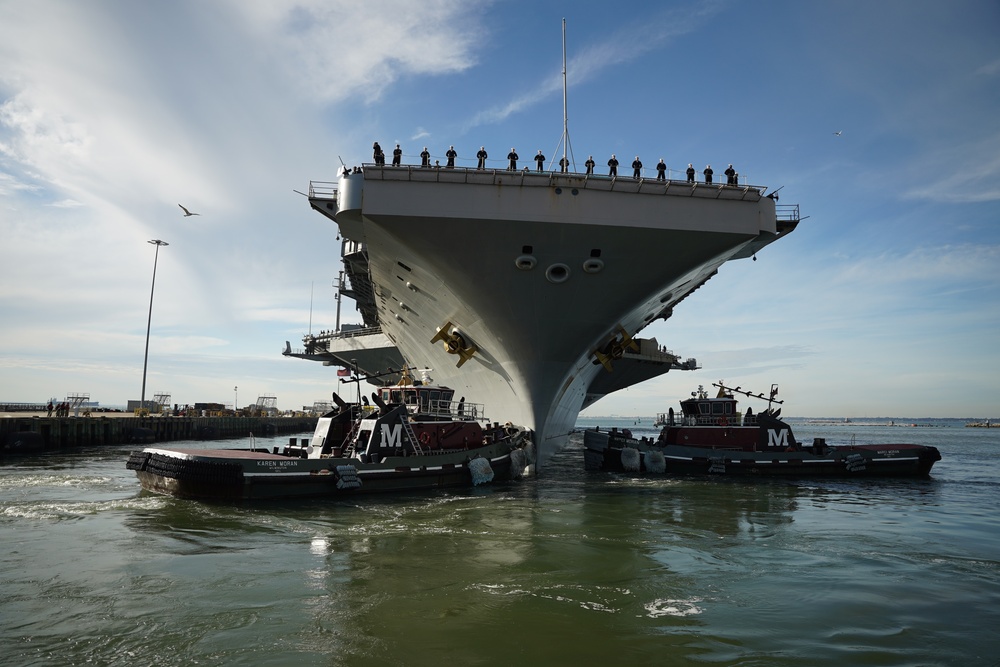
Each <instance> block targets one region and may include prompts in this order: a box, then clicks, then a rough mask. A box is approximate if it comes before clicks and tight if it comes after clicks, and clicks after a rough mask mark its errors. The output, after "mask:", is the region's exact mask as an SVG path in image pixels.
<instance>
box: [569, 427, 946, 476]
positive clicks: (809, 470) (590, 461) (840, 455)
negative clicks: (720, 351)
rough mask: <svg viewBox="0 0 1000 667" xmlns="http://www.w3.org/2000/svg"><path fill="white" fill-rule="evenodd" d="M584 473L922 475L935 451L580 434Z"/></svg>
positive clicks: (919, 447)
mask: <svg viewBox="0 0 1000 667" xmlns="http://www.w3.org/2000/svg"><path fill="white" fill-rule="evenodd" d="M584 441H585V447H586V450H585V457H586V458H585V464H586V467H587V469H588V470H608V471H616V472H631V473H640V474H679V475H731V476H732V475H736V476H741V475H742V476H752V477H928V476H929V475H930V472H931V468H932V467H933V465H934V463H936V462H937V461H940V460H941V454H940V452H939V451H938V449H937V448H936V447H926V446H922V445H908V444H893V445H855V446H844V447H826V448H825V449H823V450H819V451H813V450H812V449H811V448H803V449H797V450H794V451H790V452H746V451H732V450H726V449H721V448H720V449H712V448H706V447H697V446H694V447H685V446H682V445H666V446H659V445H657V444H656V443H655V442H650V441H642V440H636V439H634V438H628V437H625V436H624V435H623V434H621V433H614V432H610V433H609V432H595V431H587V432H586V433H585V434H584Z"/></svg>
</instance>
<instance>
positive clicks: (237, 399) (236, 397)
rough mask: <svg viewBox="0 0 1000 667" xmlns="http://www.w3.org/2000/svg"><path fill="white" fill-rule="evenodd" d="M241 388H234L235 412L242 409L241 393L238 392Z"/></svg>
mask: <svg viewBox="0 0 1000 667" xmlns="http://www.w3.org/2000/svg"><path fill="white" fill-rule="evenodd" d="M238 389H239V386H235V387H233V412H236V411H237V410H239V409H240V392H239V391H237V390H238Z"/></svg>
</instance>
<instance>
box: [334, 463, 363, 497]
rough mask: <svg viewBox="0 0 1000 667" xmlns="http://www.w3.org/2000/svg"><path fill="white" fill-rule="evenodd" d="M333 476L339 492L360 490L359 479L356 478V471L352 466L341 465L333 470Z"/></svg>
mask: <svg viewBox="0 0 1000 667" xmlns="http://www.w3.org/2000/svg"><path fill="white" fill-rule="evenodd" d="M333 476H334V477H335V478H336V479H337V488H338V489H340V490H341V491H351V490H354V489H360V488H361V479H360V478H359V477H358V469H357V468H355V467H354V466H352V465H341V466H337V467H335V468H334V469H333Z"/></svg>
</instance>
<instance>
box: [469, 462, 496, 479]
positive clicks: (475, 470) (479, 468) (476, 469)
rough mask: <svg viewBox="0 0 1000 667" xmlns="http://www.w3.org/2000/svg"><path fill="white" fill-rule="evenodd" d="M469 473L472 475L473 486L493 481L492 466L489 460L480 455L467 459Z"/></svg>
mask: <svg viewBox="0 0 1000 667" xmlns="http://www.w3.org/2000/svg"><path fill="white" fill-rule="evenodd" d="M469 473H470V474H471V475H472V485H473V486H479V485H480V484H486V483H487V482H492V481H493V468H492V466H490V462H489V461H487V460H486V459H484V458H483V457H481V456H478V457H476V458H474V459H472V460H471V461H469Z"/></svg>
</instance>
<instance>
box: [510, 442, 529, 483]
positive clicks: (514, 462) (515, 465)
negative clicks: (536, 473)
mask: <svg viewBox="0 0 1000 667" xmlns="http://www.w3.org/2000/svg"><path fill="white" fill-rule="evenodd" d="M527 465H528V457H527V455H525V453H524V450H523V449H514V450H511V452H510V476H511V479H521V478H522V477H524V469H525V467H526V466H527Z"/></svg>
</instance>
